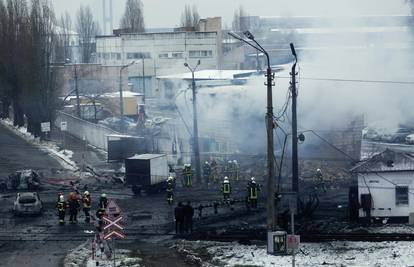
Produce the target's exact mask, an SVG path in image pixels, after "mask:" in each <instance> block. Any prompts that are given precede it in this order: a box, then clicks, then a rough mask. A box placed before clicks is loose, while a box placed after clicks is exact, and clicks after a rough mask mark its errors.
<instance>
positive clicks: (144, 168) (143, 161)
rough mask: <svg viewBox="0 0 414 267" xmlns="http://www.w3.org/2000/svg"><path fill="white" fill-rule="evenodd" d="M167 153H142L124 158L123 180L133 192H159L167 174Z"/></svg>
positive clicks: (162, 187)
mask: <svg viewBox="0 0 414 267" xmlns="http://www.w3.org/2000/svg"><path fill="white" fill-rule="evenodd" d="M168 171H169V168H168V163H167V155H165V154H142V155H135V156H133V157H130V158H127V159H125V181H126V183H127V184H128V185H131V186H132V190H133V192H134V194H139V193H141V192H142V191H145V192H147V193H155V192H161V191H163V190H165V189H166V179H167V178H168V175H169V172H168Z"/></svg>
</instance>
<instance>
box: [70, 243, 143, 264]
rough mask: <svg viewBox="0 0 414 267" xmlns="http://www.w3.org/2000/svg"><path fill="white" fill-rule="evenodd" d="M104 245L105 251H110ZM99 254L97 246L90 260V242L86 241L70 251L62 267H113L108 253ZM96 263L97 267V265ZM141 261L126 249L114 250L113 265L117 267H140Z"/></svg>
mask: <svg viewBox="0 0 414 267" xmlns="http://www.w3.org/2000/svg"><path fill="white" fill-rule="evenodd" d="M104 244H105V246H104V247H105V251H106V252H108V251H110V249H109V247H108V245H107V244H106V243H104ZM106 252H104V253H101V251H100V249H99V246H98V245H97V251H96V256H95V258H94V259H92V244H91V240H88V241H86V242H85V243H83V244H82V245H80V246H78V247H76V248H74V249H73V250H72V251H70V252H69V253H68V254H67V255H66V256H65V259H64V261H63V266H64V267H85V266H86V267H95V266H101V267H113V266H114V265H113V263H114V260H113V259H112V258H111V257H110V253H106ZM97 262H98V263H99V265H97ZM141 262H142V259H141V258H139V257H137V256H136V255H133V252H132V251H130V250H126V249H116V251H115V263H116V266H118V267H127V266H128V267H141V266H143V265H141V264H140V263H141Z"/></svg>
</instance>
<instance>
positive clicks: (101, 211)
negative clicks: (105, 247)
mask: <svg viewBox="0 0 414 267" xmlns="http://www.w3.org/2000/svg"><path fill="white" fill-rule="evenodd" d="M108 202H109V201H108V197H107V196H106V194H105V193H102V194H101V197H100V198H99V205H98V210H97V211H96V217H98V231H102V226H103V219H102V217H103V216H104V215H105V214H106V208H107V207H108Z"/></svg>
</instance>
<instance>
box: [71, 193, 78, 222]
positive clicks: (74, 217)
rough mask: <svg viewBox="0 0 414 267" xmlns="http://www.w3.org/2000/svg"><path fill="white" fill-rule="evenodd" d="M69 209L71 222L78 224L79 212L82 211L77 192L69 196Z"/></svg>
mask: <svg viewBox="0 0 414 267" xmlns="http://www.w3.org/2000/svg"><path fill="white" fill-rule="evenodd" d="M68 207H69V216H70V217H69V222H70V223H77V222H78V212H79V210H80V203H79V198H78V195H77V194H76V193H75V192H71V193H70V195H69V201H68Z"/></svg>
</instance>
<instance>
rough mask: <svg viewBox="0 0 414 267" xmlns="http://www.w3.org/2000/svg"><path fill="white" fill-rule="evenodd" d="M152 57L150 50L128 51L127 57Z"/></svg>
mask: <svg viewBox="0 0 414 267" xmlns="http://www.w3.org/2000/svg"><path fill="white" fill-rule="evenodd" d="M140 58H151V54H150V53H148V52H138V53H127V59H140Z"/></svg>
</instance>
